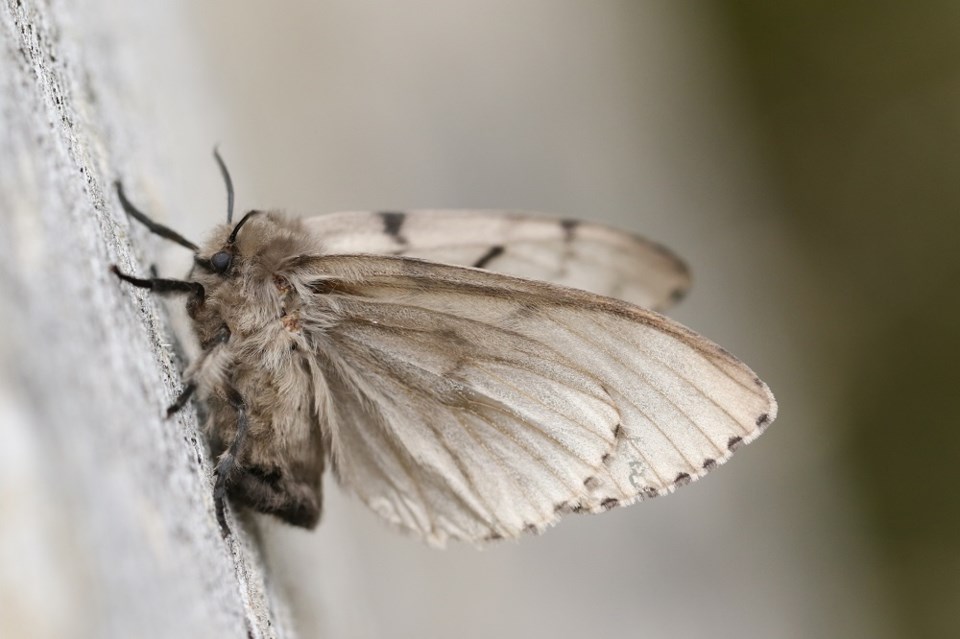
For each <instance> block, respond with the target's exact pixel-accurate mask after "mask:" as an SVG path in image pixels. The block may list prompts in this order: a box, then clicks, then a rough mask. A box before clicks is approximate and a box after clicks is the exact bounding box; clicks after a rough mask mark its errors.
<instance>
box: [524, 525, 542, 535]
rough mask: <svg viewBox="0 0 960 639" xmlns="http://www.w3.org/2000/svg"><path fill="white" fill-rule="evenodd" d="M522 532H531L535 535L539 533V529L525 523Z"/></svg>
mask: <svg viewBox="0 0 960 639" xmlns="http://www.w3.org/2000/svg"><path fill="white" fill-rule="evenodd" d="M523 532H527V533H533V534H534V535H537V534H539V533H540V529H539V528H537V527H536V526H534V525H533V524H527V525H526V526H524V527H523Z"/></svg>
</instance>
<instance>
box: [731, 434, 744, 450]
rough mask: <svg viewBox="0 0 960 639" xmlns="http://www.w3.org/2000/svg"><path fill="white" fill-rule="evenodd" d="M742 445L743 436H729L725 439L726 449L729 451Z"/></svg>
mask: <svg viewBox="0 0 960 639" xmlns="http://www.w3.org/2000/svg"><path fill="white" fill-rule="evenodd" d="M742 445H743V437H731V438H730V439H729V440H728V441H727V450H729V451H730V452H731V453H732V452H733V451H735V450H736V449H738V448H740V447H741V446H742Z"/></svg>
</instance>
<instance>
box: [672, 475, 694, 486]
mask: <svg viewBox="0 0 960 639" xmlns="http://www.w3.org/2000/svg"><path fill="white" fill-rule="evenodd" d="M673 483H674V484H676V485H677V486H686V485H687V484H689V483H690V475H688V474H687V473H680V474H678V475H677V477H676V479H674V480H673Z"/></svg>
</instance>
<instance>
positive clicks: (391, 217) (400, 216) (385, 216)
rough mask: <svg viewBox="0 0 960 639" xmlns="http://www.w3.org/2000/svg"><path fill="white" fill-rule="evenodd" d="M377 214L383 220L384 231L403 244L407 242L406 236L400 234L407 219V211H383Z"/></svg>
mask: <svg viewBox="0 0 960 639" xmlns="http://www.w3.org/2000/svg"><path fill="white" fill-rule="evenodd" d="M377 215H379V216H380V218H381V219H382V220H383V232H384V233H386V234H387V235H389V236H390V237H392V238H395V239H396V240H397V241H398V242H400V243H401V244H406V243H407V240H406V238H405V237H403V236H402V235H400V228H401V227H402V226H403V223H404V222H405V221H406V219H407V214H406V213H401V212H399V211H381V212H380V213H378V214H377Z"/></svg>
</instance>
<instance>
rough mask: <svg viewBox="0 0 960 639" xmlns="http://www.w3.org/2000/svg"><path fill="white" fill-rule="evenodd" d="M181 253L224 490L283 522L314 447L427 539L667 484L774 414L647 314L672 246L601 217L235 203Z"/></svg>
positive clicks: (622, 498)
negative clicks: (311, 212) (234, 217)
mask: <svg viewBox="0 0 960 639" xmlns="http://www.w3.org/2000/svg"><path fill="white" fill-rule="evenodd" d="M240 226H242V228H240ZM231 238H232V239H231ZM224 254H225V255H227V256H228V257H229V259H227V258H225V257H222V255H224ZM196 261H197V265H198V266H197V267H196V268H194V270H193V271H192V273H191V277H190V278H189V279H190V285H192V286H196V285H200V286H202V290H203V294H202V296H200V295H197V296H194V298H192V299H191V300H190V302H189V304H188V310H189V312H190V314H191V317H192V318H193V320H194V326H195V329H196V332H197V336H198V338H199V340H200V342H201V344H202V345H203V355H202V357H201V360H200V361H199V362H196V363H194V365H193V366H192V367H191V369H190V370H189V371H188V381H189V382H190V383H192V384H194V385H195V386H196V387H197V388H198V389H199V392H200V393H201V397H202V399H204V400H205V401H206V402H207V405H208V408H209V409H210V418H209V420H208V424H207V430H208V433H209V436H210V441H211V446H212V448H213V449H214V452H215V453H216V454H218V455H221V464H220V466H219V467H218V473H220V477H219V478H218V479H219V482H218V486H220V485H222V486H223V490H225V492H226V494H227V495H229V496H230V497H231V499H232V500H233V501H234V502H235V503H240V504H245V505H247V506H249V507H252V508H254V509H256V510H259V511H262V512H267V513H271V514H274V515H276V516H278V517H280V518H281V519H284V520H286V521H288V522H290V523H292V524H295V525H300V526H305V527H312V526H314V525H315V524H316V523H317V520H318V518H319V513H320V504H321V484H320V481H321V476H322V472H323V468H324V465H325V461H329V462H330V463H331V465H332V468H333V471H334V474H335V476H336V477H337V479H338V480H339V482H340V484H341V485H343V486H344V487H345V488H347V489H348V490H349V491H351V492H353V493H355V494H356V495H357V496H358V497H359V498H360V499H361V500H362V501H363V502H364V503H365V504H367V506H369V507H370V508H371V509H372V510H373V511H374V512H376V513H377V514H378V515H380V516H381V517H382V518H383V519H385V520H386V521H388V522H389V523H391V524H393V525H395V526H397V527H399V528H402V529H404V530H406V531H408V532H410V533H412V534H414V535H416V536H418V537H420V538H422V539H424V540H426V541H427V542H429V543H431V544H436V545H442V544H443V543H444V542H445V541H446V540H447V539H460V540H465V541H468V542H472V543H480V542H483V541H486V540H493V539H501V538H514V537H517V536H519V535H520V534H521V533H523V532H524V531H531V532H539V531H542V530H543V529H544V528H545V527H547V526H549V525H551V524H553V523H555V522H556V521H557V520H558V519H559V518H560V517H561V516H563V515H564V514H566V513H570V512H601V511H604V510H607V509H609V508H612V507H614V506H619V505H625V504H629V503H632V502H633V501H636V500H637V499H641V498H645V497H654V496H657V495H663V494H666V493H669V492H672V491H673V490H674V489H675V488H676V487H677V486H681V485H684V484H686V483H688V482H690V481H692V480H695V479H697V478H699V477H701V476H703V475H704V474H706V473H707V472H708V471H709V470H711V469H713V468H714V467H716V466H717V465H719V464H722V463H723V462H725V461H726V460H727V459H729V457H730V456H731V454H732V453H733V451H734V450H735V449H736V448H738V447H739V446H740V445H742V444H745V443H748V442H750V441H752V440H753V439H754V438H756V437H757V436H758V435H759V434H760V432H761V431H762V430H763V429H764V428H765V427H766V426H767V425H768V424H770V423H771V422H772V421H773V420H774V418H775V417H776V412H777V405H776V401H775V400H774V398H773V395H772V394H771V392H770V390H769V388H768V387H767V386H766V385H765V384H764V383H763V382H762V381H760V379H759V378H758V377H757V376H756V375H755V374H754V373H753V372H752V371H751V370H750V369H749V368H747V367H746V366H745V365H744V364H743V363H742V362H740V361H739V360H737V359H736V358H735V357H733V356H732V355H730V354H729V353H727V352H726V351H725V350H723V349H722V348H720V347H719V346H717V345H715V344H714V343H712V342H710V341H709V340H707V339H705V338H703V337H701V336H699V335H697V334H696V333H694V332H692V331H690V330H689V329H687V328H685V327H683V326H681V325H679V324H677V323H676V322H674V321H672V320H670V319H667V318H665V317H663V316H662V315H659V314H657V313H656V312H654V311H653V310H648V309H664V308H666V307H668V306H669V305H670V304H671V303H672V302H674V301H676V300H678V299H679V298H680V297H682V295H683V294H684V293H685V291H686V290H687V288H688V286H689V275H688V273H687V270H686V268H685V266H684V265H683V263H682V262H681V261H680V260H678V259H677V258H676V257H675V256H673V255H672V254H671V253H670V252H669V251H667V250H666V249H664V248H663V247H661V246H659V245H656V244H653V243H651V242H647V241H645V240H642V239H640V238H636V237H634V236H632V235H629V234H626V233H622V232H619V231H615V230H612V229H608V228H606V227H602V226H599V225H594V224H588V223H578V222H574V221H569V220H557V219H551V218H544V217H537V216H531V215H527V214H517V213H503V212H494V211H465V212H451V211H418V212H407V213H400V212H389V213H338V214H333V215H329V216H322V217H316V218H309V219H304V220H295V219H290V218H286V217H284V216H282V215H280V214H277V213H260V214H256V215H253V216H250V215H249V214H248V216H247V217H246V218H244V220H243V221H242V222H241V223H240V224H238V225H237V226H236V227H231V226H229V225H224V226H221V227H219V228H218V229H217V230H216V231H215V233H214V234H213V236H212V237H211V238H210V240H209V241H208V242H206V243H205V244H204V245H203V246H201V247H199V248H198V249H197V260H196ZM225 262H229V264H228V265H227V267H226V268H224V269H222V270H221V269H218V268H216V267H215V266H216V265H218V264H219V265H222V263H225ZM124 277H125V278H127V279H128V280H130V281H133V279H132V278H129V277H128V276H124ZM201 298H202V299H201Z"/></svg>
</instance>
